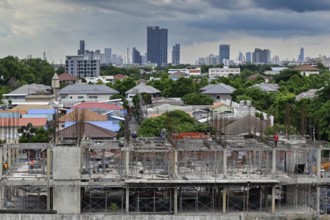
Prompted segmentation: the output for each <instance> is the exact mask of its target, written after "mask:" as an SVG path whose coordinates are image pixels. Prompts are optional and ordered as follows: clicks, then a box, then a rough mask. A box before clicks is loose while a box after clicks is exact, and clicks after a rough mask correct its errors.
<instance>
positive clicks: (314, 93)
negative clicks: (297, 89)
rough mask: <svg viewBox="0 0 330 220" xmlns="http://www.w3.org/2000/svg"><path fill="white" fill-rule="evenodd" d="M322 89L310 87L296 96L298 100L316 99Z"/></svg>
mask: <svg viewBox="0 0 330 220" xmlns="http://www.w3.org/2000/svg"><path fill="white" fill-rule="evenodd" d="M321 89H322V88H321ZM321 89H310V90H308V91H306V92H302V93H300V94H298V95H297V96H296V100H297V101H299V100H301V99H314V98H315V97H316V96H317V92H318V91H320V90H321Z"/></svg>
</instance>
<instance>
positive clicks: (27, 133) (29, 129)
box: [19, 123, 37, 142]
mask: <svg viewBox="0 0 330 220" xmlns="http://www.w3.org/2000/svg"><path fill="white" fill-rule="evenodd" d="M36 131H37V129H36V128H34V127H33V125H32V123H28V124H27V125H26V126H22V127H21V128H20V129H19V133H21V134H22V135H21V137H20V139H27V141H29V140H31V138H32V136H34V135H35V133H36ZM20 142H21V141H20Z"/></svg>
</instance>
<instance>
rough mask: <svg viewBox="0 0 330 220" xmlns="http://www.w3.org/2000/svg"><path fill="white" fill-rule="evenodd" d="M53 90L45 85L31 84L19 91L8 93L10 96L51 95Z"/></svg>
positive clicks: (20, 88)
mask: <svg viewBox="0 0 330 220" xmlns="http://www.w3.org/2000/svg"><path fill="white" fill-rule="evenodd" d="M51 89H52V88H51V87H50V86H45V85H43V84H35V83H33V84H29V85H24V86H21V87H19V88H18V89H16V90H14V91H12V92H10V93H8V94H9V95H14V94H37V93H42V94H45V93H49V91H50V90H51Z"/></svg>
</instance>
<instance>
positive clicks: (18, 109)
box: [8, 105, 52, 115]
mask: <svg viewBox="0 0 330 220" xmlns="http://www.w3.org/2000/svg"><path fill="white" fill-rule="evenodd" d="M51 108H52V107H51V106H49V105H17V106H15V107H14V108H12V109H10V110H8V111H10V112H19V113H20V114H22V115H23V114H26V113H27V111H28V110H30V109H51Z"/></svg>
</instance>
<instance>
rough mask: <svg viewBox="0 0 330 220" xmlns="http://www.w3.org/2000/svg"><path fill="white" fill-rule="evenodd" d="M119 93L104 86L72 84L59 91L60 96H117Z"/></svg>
mask: <svg viewBox="0 0 330 220" xmlns="http://www.w3.org/2000/svg"><path fill="white" fill-rule="evenodd" d="M118 93H119V92H118V91H116V90H114V89H112V88H110V87H109V86H106V85H90V84H74V85H68V86H66V87H64V88H63V89H61V90H60V94H61V95H66V94H118Z"/></svg>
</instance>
